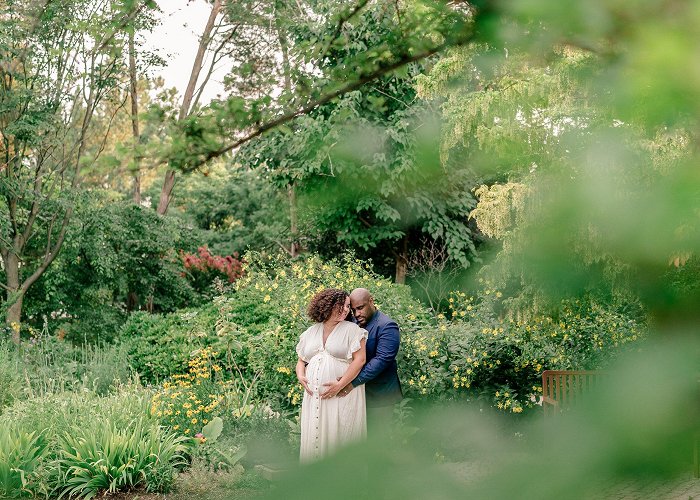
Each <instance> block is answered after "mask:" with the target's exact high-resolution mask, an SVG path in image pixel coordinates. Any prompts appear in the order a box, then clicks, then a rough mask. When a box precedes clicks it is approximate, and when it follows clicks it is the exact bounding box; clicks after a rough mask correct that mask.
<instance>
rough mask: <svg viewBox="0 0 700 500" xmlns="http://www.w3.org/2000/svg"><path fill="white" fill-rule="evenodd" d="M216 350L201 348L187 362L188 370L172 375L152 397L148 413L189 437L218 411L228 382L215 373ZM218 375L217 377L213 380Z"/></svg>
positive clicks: (218, 413) (218, 369)
mask: <svg viewBox="0 0 700 500" xmlns="http://www.w3.org/2000/svg"><path fill="white" fill-rule="evenodd" d="M217 355H218V353H217V352H215V351H213V350H212V349H211V348H209V347H206V348H204V349H201V350H200V351H199V352H197V353H196V354H195V356H194V357H193V358H192V359H191V360H190V362H189V371H188V373H184V374H177V375H173V377H172V381H167V382H165V383H164V384H163V387H162V389H161V390H160V391H158V392H157V393H156V394H154V395H153V399H152V400H151V414H152V415H154V416H155V417H157V418H158V419H160V421H161V422H162V423H163V424H164V425H167V426H168V427H170V428H171V429H172V430H174V431H176V432H178V433H180V434H183V435H185V436H189V437H192V436H194V435H195V434H197V433H199V431H200V430H201V429H202V427H203V426H205V425H207V424H208V423H209V422H210V421H211V420H212V418H214V417H217V416H219V415H220V414H221V407H220V404H221V402H222V401H223V400H224V392H225V391H226V389H227V385H228V384H227V383H225V382H223V381H221V380H220V377H217V373H219V372H220V371H221V366H220V365H218V364H217V363H216V362H215V361H214V359H215V356H217ZM216 378H219V380H215V379H216Z"/></svg>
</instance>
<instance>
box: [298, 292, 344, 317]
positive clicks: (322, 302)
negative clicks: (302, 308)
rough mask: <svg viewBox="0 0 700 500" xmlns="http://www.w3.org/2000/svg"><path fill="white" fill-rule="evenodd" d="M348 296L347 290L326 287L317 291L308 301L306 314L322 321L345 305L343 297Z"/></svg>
mask: <svg viewBox="0 0 700 500" xmlns="http://www.w3.org/2000/svg"><path fill="white" fill-rule="evenodd" d="M347 298H348V292H346V291H345V290H339V289H337V288H326V289H325V290H321V291H320V292H318V293H317V294H316V295H314V297H313V298H312V299H311V302H309V307H308V309H307V310H306V314H308V315H309V318H311V320H312V321H316V322H317V323H323V322H324V321H326V320H327V319H328V318H330V317H331V315H332V314H333V313H335V312H337V311H338V310H340V309H342V308H343V306H344V305H345V299H347Z"/></svg>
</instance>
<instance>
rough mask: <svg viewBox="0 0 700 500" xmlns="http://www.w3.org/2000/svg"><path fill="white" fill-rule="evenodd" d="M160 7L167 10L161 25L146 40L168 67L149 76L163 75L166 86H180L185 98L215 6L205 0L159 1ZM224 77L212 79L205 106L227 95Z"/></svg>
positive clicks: (150, 48) (221, 73) (161, 19)
mask: <svg viewBox="0 0 700 500" xmlns="http://www.w3.org/2000/svg"><path fill="white" fill-rule="evenodd" d="M158 6H159V7H160V9H161V10H162V11H163V12H162V14H161V18H160V24H159V25H158V26H156V27H155V29H154V30H153V33H152V34H150V35H148V36H147V37H146V40H145V45H146V48H147V49H149V50H152V51H156V52H157V53H158V55H160V56H161V57H162V58H163V59H165V61H166V63H167V66H165V67H161V68H154V69H151V70H150V72H149V77H151V78H154V77H157V76H162V77H163V78H164V79H165V85H166V87H176V88H177V90H178V92H179V93H180V95H182V93H183V92H184V91H185V87H187V81H188V79H189V77H190V72H191V71H192V61H194V57H195V54H196V53H197V44H198V43H199V33H201V32H202V30H203V29H204V26H205V24H206V22H207V18H208V16H209V12H210V10H211V7H210V5H209V4H208V3H207V2H205V1H203V0H159V1H158ZM205 64H206V61H205ZM223 74H224V72H222V71H219V72H218V74H215V76H213V77H212V78H211V79H210V80H209V83H208V84H207V88H206V89H205V91H204V93H203V95H202V103H207V102H209V101H210V100H211V99H213V98H214V97H216V96H217V94H220V93H222V92H223V85H222V84H221V78H222V77H223Z"/></svg>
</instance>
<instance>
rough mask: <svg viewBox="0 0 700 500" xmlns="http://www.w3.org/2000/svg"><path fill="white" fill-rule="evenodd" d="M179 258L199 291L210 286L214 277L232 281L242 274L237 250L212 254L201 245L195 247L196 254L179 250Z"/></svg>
mask: <svg viewBox="0 0 700 500" xmlns="http://www.w3.org/2000/svg"><path fill="white" fill-rule="evenodd" d="M180 258H181V259H182V263H183V265H184V267H185V271H186V273H187V274H188V275H189V278H190V280H191V281H192V284H193V286H194V287H195V289H197V290H199V291H200V292H201V291H204V290H206V289H207V288H208V287H210V286H211V284H212V283H213V281H214V279H215V278H221V279H225V280H226V281H227V282H228V283H233V282H234V281H236V280H237V279H239V278H240V277H241V276H242V275H243V261H242V260H239V259H238V252H234V253H233V255H226V256H221V255H212V254H211V253H210V252H209V250H208V249H207V247H206V246H203V247H199V248H198V249H197V254H190V253H186V252H183V251H180Z"/></svg>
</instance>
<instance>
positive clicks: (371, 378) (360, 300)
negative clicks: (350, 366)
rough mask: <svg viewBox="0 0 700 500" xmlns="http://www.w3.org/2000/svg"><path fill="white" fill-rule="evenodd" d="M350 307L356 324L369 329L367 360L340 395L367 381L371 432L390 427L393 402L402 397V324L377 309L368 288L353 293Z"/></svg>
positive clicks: (366, 392)
mask: <svg viewBox="0 0 700 500" xmlns="http://www.w3.org/2000/svg"><path fill="white" fill-rule="evenodd" d="M350 309H351V310H352V313H353V315H354V317H355V321H357V324H358V325H359V326H361V327H362V328H364V329H365V330H367V332H368V333H369V336H368V338H367V344H366V351H367V362H366V363H365V366H364V367H363V368H362V371H360V373H359V374H358V375H357V377H355V379H354V380H353V381H352V382H351V383H349V384H348V385H347V386H345V388H343V389H342V390H341V391H340V393H339V394H338V395H339V396H341V397H342V396H345V395H347V394H348V393H350V391H352V390H353V388H355V387H357V386H359V385H362V384H365V397H366V399H367V423H368V428H369V431H370V432H371V433H373V432H375V431H377V430H379V429H380V428H381V427H385V426H389V424H390V423H391V420H392V415H393V405H394V403H398V402H399V401H401V399H403V393H402V392H401V383H400V382H399V375H398V372H397V367H396V355H397V354H398V352H399V343H400V334H399V325H397V324H396V322H395V321H394V320H393V319H391V318H390V317H389V316H387V315H386V314H384V313H383V312H381V311H379V310H377V307H376V306H375V305H374V299H373V298H372V295H371V294H370V293H369V290H367V289H365V288H356V289H355V290H353V291H352V293H350Z"/></svg>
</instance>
